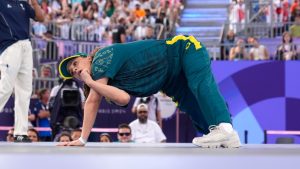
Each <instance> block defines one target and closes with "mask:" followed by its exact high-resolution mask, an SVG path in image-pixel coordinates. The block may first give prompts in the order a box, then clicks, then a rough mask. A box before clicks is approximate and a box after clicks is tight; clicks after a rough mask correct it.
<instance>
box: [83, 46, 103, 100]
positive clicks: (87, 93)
mask: <svg viewBox="0 0 300 169" xmlns="http://www.w3.org/2000/svg"><path fill="white" fill-rule="evenodd" d="M100 49H101V48H100V47H97V48H95V49H94V50H93V51H92V52H91V53H89V55H88V56H90V57H92V60H93V58H94V57H95V54H96V53H97V52H98V51H99V50H100ZM83 91H84V96H85V98H87V97H88V96H89V94H90V91H91V88H90V87H89V86H88V85H86V84H84V85H83Z"/></svg>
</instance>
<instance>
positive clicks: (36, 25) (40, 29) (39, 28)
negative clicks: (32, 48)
mask: <svg viewBox="0 0 300 169" xmlns="http://www.w3.org/2000/svg"><path fill="white" fill-rule="evenodd" d="M32 29H33V34H34V35H35V36H37V37H43V35H44V33H46V32H47V28H46V26H45V23H42V22H33V24H32Z"/></svg>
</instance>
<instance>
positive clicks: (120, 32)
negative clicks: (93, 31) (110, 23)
mask: <svg viewBox="0 0 300 169" xmlns="http://www.w3.org/2000/svg"><path fill="white" fill-rule="evenodd" d="M125 42H126V28H125V18H124V17H120V18H119V19H118V25H116V26H115V28H113V29H112V43H125Z"/></svg>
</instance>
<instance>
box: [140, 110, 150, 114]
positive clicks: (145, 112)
mask: <svg viewBox="0 0 300 169" xmlns="http://www.w3.org/2000/svg"><path fill="white" fill-rule="evenodd" d="M138 113H139V114H142V113H144V114H147V113H148V111H144V110H141V111H139V112H138Z"/></svg>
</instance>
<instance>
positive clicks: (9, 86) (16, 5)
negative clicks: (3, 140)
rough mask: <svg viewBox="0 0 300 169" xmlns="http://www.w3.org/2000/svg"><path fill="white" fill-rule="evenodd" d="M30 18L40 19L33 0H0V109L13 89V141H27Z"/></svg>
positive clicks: (29, 85)
mask: <svg viewBox="0 0 300 169" xmlns="http://www.w3.org/2000/svg"><path fill="white" fill-rule="evenodd" d="M30 18H32V19H35V20H37V21H43V20H44V14H43V12H42V10H41V8H40V6H39V5H38V2H37V0H28V2H27V1H26V0H19V1H11V0H1V1H0V23H1V24H0V30H1V31H0V72H1V77H0V111H2V109H3V107H4V106H5V104H6V102H7V100H8V99H9V97H10V95H11V94H12V92H13V90H14V93H15V109H14V111H15V127H14V128H15V130H14V141H15V142H31V141H30V139H29V138H28V136H27V129H28V110H29V102H30V96H31V92H32V69H33V59H32V46H31V42H30V40H29V24H30Z"/></svg>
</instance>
